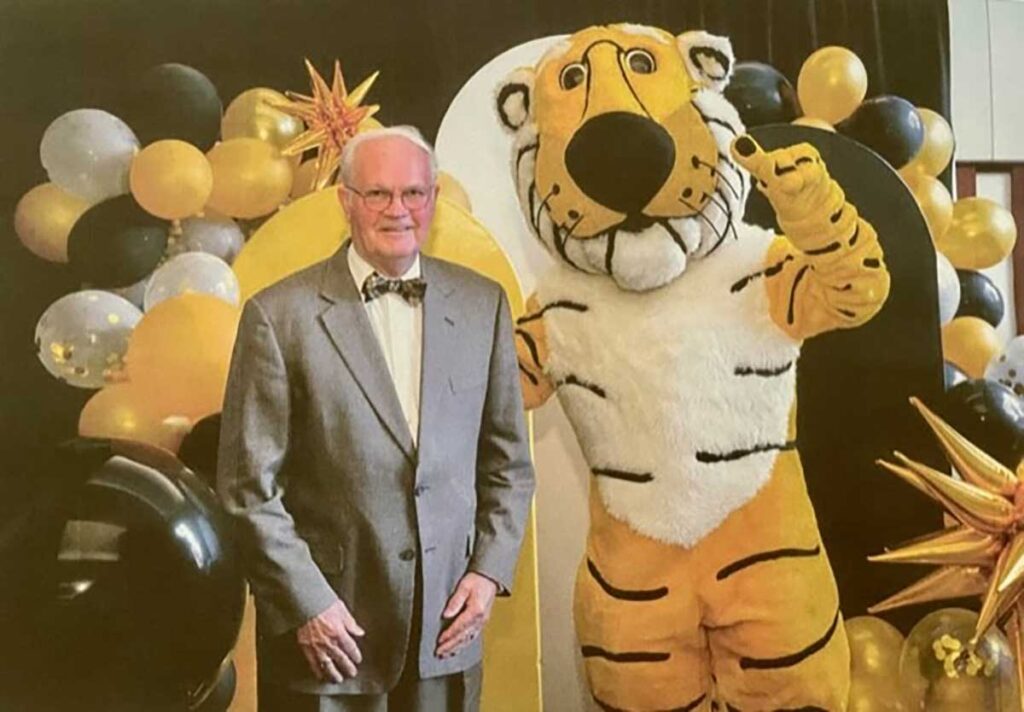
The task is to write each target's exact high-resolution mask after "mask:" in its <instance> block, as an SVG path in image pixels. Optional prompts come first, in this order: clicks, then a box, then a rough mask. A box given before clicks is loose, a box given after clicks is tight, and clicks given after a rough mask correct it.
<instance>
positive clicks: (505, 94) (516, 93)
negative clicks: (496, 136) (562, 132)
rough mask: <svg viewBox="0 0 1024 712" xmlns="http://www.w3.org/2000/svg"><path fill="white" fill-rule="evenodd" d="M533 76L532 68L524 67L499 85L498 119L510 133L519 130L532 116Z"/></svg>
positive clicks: (497, 98)
mask: <svg viewBox="0 0 1024 712" xmlns="http://www.w3.org/2000/svg"><path fill="white" fill-rule="evenodd" d="M533 77H534V74H533V70H532V69H530V68H528V67H522V68H520V69H517V70H515V71H514V72H512V73H511V74H509V75H508V76H507V77H506V78H505V80H504V81H503V82H502V83H501V84H499V85H498V90H497V93H496V94H495V99H494V106H495V109H496V110H497V112H498V120H499V121H501V125H502V126H504V127H505V130H506V131H508V132H509V133H514V132H516V131H518V130H519V129H520V128H522V126H523V124H525V123H526V122H527V120H528V119H529V118H530V99H531V98H532V97H533Z"/></svg>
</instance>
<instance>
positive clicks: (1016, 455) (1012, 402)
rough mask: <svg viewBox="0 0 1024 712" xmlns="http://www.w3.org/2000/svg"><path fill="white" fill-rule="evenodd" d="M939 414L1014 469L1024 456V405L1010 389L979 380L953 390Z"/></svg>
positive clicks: (985, 380)
mask: <svg viewBox="0 0 1024 712" xmlns="http://www.w3.org/2000/svg"><path fill="white" fill-rule="evenodd" d="M937 410H938V413H939V415H941V416H942V417H943V418H944V419H945V420H946V422H948V423H949V424H950V425H952V426H953V427H954V428H956V429H957V430H958V431H960V433H961V434H962V435H963V436H964V437H966V438H967V439H968V440H970V441H971V442H972V443H974V444H975V445H977V446H978V447H980V448H981V449H982V450H984V451H985V452H987V453H988V454H990V455H992V456H993V457H994V458H996V459H997V460H999V461H1000V462H1001V463H1003V464H1004V465H1006V466H1007V467H1009V468H1011V469H1013V468H1016V467H1017V464H1018V463H1019V462H1020V460H1021V456H1024V404H1022V402H1021V399H1020V398H1018V397H1017V396H1016V395H1015V394H1014V392H1013V391H1011V390H1010V389H1009V388H1007V387H1006V386H1004V385H1002V384H1000V383H996V382H995V381H990V380H988V379H984V378H975V379H972V380H969V381H964V382H963V383H960V384H958V385H956V386H953V387H952V388H950V389H949V390H948V391H946V393H945V395H944V396H943V397H942V401H941V402H940V404H939V407H938V409H937Z"/></svg>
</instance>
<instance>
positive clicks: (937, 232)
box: [907, 173, 953, 243]
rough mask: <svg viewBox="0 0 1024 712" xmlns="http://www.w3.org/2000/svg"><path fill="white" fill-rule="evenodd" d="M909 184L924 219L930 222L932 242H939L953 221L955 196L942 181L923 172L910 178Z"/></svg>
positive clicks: (929, 230) (929, 228)
mask: <svg viewBox="0 0 1024 712" xmlns="http://www.w3.org/2000/svg"><path fill="white" fill-rule="evenodd" d="M907 185H908V187H909V188H910V191H911V192H912V193H913V194H914V200H916V201H917V204H918V206H919V207H920V208H921V212H922V213H923V214H924V221H925V222H926V223H928V232H929V233H930V234H931V236H932V242H935V243H937V242H938V240H939V238H940V237H942V236H943V235H945V234H946V230H948V229H949V225H950V223H952V222H953V196H951V195H950V194H949V191H948V190H946V186H944V185H943V184H942V181H940V180H939V179H937V178H933V177H932V176H929V175H925V174H923V173H920V174H918V175H916V176H913V177H911V178H910V179H908V180H907Z"/></svg>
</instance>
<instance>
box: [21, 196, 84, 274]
mask: <svg viewBox="0 0 1024 712" xmlns="http://www.w3.org/2000/svg"><path fill="white" fill-rule="evenodd" d="M88 207H89V203H88V202H87V201H85V200H83V199H82V198H79V197H77V196H75V195H72V194H71V193H68V192H67V191H65V190H63V189H62V188H60V187H59V186H57V185H55V184H54V183H43V184H42V185H37V186H36V187H35V188H33V189H32V190H30V191H29V192H27V193H25V195H23V196H22V198H21V200H19V201H18V207H17V208H15V209H14V231H15V232H16V233H17V235H18V239H19V240H21V242H22V244H23V245H25V247H27V248H28V249H30V250H31V251H32V252H33V253H35V254H36V255H38V256H39V257H42V258H43V259H44V260H49V261H50V262H67V261H68V235H70V234H71V228H72V227H74V225H75V222H77V220H78V218H80V217H81V216H82V213H84V212H85V211H86V210H87V209H88Z"/></svg>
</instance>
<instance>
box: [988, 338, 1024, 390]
mask: <svg viewBox="0 0 1024 712" xmlns="http://www.w3.org/2000/svg"><path fill="white" fill-rule="evenodd" d="M985 378H987V379H989V380H990V381H996V382H997V383H1002V384H1003V385H1004V386H1006V387H1007V388H1009V389H1010V390H1012V391H1013V392H1014V393H1016V394H1017V395H1018V396H1020V397H1022V398H1024V336H1018V337H1016V338H1014V339H1011V340H1010V342H1009V343H1008V344H1006V348H1005V349H1003V352H1002V353H1001V354H999V356H997V357H996V358H994V359H992V361H990V362H989V365H988V368H987V369H985Z"/></svg>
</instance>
